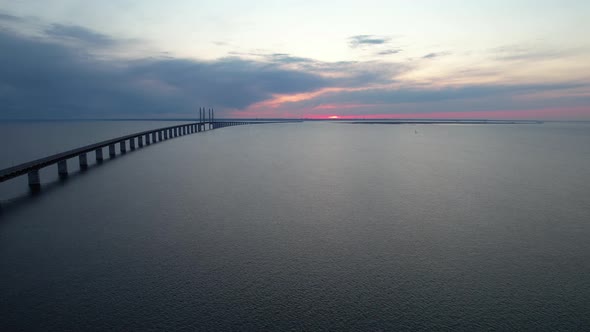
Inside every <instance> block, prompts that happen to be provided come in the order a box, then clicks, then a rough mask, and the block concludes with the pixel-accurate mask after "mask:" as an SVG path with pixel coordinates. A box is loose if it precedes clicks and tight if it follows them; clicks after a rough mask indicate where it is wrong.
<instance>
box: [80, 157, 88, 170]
mask: <svg viewBox="0 0 590 332" xmlns="http://www.w3.org/2000/svg"><path fill="white" fill-rule="evenodd" d="M78 161H79V162H80V169H85V168H88V158H86V153H81V154H80V155H79V156H78Z"/></svg>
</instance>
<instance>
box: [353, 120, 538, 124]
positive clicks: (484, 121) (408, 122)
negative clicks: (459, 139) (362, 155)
mask: <svg viewBox="0 0 590 332" xmlns="http://www.w3.org/2000/svg"><path fill="white" fill-rule="evenodd" d="M343 123H349V124H542V123H543V121H531V120H426V121H420V120H395V121H352V122H343Z"/></svg>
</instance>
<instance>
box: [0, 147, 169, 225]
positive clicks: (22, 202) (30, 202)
mask: <svg viewBox="0 0 590 332" xmlns="http://www.w3.org/2000/svg"><path fill="white" fill-rule="evenodd" d="M163 142H164V141H163ZM163 142H161V143H163ZM158 143H160V142H158ZM151 145H154V143H152V144H150V145H147V146H144V147H141V148H137V149H133V150H129V151H127V152H125V153H122V154H117V155H116V156H115V157H110V158H106V159H104V160H102V161H95V163H94V164H88V166H87V167H85V168H78V169H75V170H72V171H70V172H69V173H68V175H66V176H62V175H58V176H57V177H55V178H52V179H51V180H50V181H48V182H44V183H43V184H42V185H41V186H40V187H38V188H29V190H28V191H25V192H21V193H19V194H16V195H14V196H12V197H8V198H2V199H0V223H2V222H6V220H5V219H6V218H7V217H8V216H10V215H11V214H13V213H16V212H18V211H19V210H21V209H23V208H26V207H30V206H34V205H35V204H36V203H38V202H40V200H41V199H43V197H46V196H47V195H49V194H50V193H52V192H55V191H58V190H60V189H62V188H65V187H67V186H69V185H71V184H72V183H73V181H76V180H78V179H80V178H82V177H84V176H86V175H88V174H89V172H91V171H92V170H93V169H97V168H100V167H103V166H106V165H108V164H110V163H113V162H116V161H117V160H120V159H121V158H123V157H125V155H127V154H132V153H134V152H138V151H139V150H142V149H145V148H147V147H149V146H151ZM56 172H57V170H56Z"/></svg>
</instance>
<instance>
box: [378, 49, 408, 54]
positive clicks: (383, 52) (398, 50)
mask: <svg viewBox="0 0 590 332" xmlns="http://www.w3.org/2000/svg"><path fill="white" fill-rule="evenodd" d="M401 51H402V50H400V49H391V50H383V51H379V52H377V53H375V54H376V55H393V54H398V53H399V52H401Z"/></svg>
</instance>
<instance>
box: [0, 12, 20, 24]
mask: <svg viewBox="0 0 590 332" xmlns="http://www.w3.org/2000/svg"><path fill="white" fill-rule="evenodd" d="M0 21H11V22H21V21H22V18H20V17H17V16H13V15H10V14H6V13H2V12H0Z"/></svg>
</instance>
